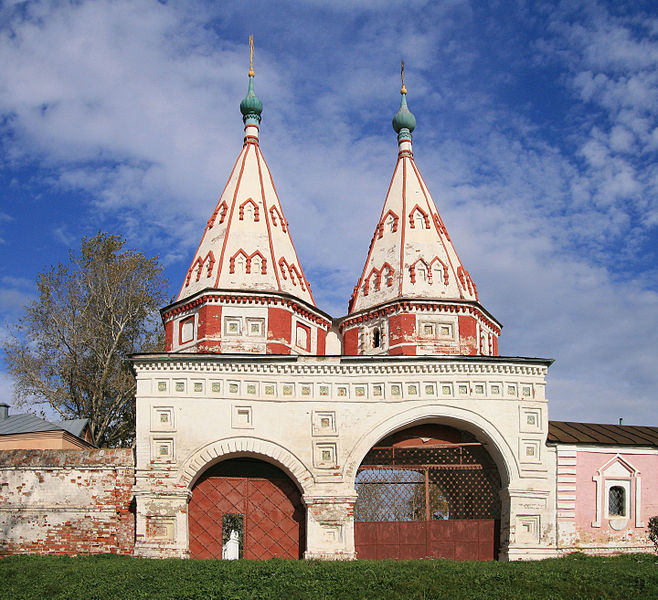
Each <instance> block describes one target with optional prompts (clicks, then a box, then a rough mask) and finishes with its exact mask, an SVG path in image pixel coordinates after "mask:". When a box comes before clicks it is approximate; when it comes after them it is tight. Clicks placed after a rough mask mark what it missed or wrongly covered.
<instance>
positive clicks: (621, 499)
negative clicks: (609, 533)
mask: <svg viewBox="0 0 658 600" xmlns="http://www.w3.org/2000/svg"><path fill="white" fill-rule="evenodd" d="M608 515H610V516H611V517H624V516H626V490H625V489H624V488H623V487H621V486H618V485H615V486H613V487H611V488H610V490H609V491H608Z"/></svg>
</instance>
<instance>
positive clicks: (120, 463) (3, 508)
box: [0, 448, 134, 555]
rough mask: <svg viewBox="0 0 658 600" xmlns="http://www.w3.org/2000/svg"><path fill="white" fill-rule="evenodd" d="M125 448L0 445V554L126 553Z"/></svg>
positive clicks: (130, 529) (129, 463) (129, 544)
mask: <svg viewBox="0 0 658 600" xmlns="http://www.w3.org/2000/svg"><path fill="white" fill-rule="evenodd" d="M133 482H134V459H133V451H132V449H128V448H127V449H112V450H108V449H106V450H100V449H97V448H93V449H85V450H3V451H0V555H2V554H20V553H32V554H71V555H74V554H98V553H116V554H132V552H133V547H134V514H133V513H132V512H131V502H132V497H133Z"/></svg>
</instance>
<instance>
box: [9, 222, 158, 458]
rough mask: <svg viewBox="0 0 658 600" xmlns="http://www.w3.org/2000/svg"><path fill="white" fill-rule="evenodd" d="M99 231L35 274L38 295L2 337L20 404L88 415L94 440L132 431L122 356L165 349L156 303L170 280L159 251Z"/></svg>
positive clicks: (121, 441)
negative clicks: (147, 251) (150, 252)
mask: <svg viewBox="0 0 658 600" xmlns="http://www.w3.org/2000/svg"><path fill="white" fill-rule="evenodd" d="M124 244H125V239H123V238H121V237H120V236H117V235H109V234H106V233H98V234H97V235H96V236H94V237H92V238H83V240H82V244H81V249H80V253H79V254H76V253H74V252H70V253H69V260H68V262H67V263H66V264H62V263H60V264H58V265H57V266H56V267H50V268H48V269H46V270H44V271H43V272H42V273H40V274H39V276H38V278H37V298H36V300H34V301H33V302H32V303H31V304H29V305H28V306H26V307H25V313H24V315H23V316H22V317H21V318H20V319H19V321H18V323H17V324H16V325H15V327H14V330H13V334H12V336H11V337H10V339H9V340H8V341H6V342H5V343H4V349H5V354H6V361H7V364H8V367H9V372H10V374H11V375H12V376H13V378H14V382H15V386H14V390H15V397H16V399H17V401H18V403H19V404H36V405H41V406H45V405H48V406H50V408H51V409H52V410H54V411H55V412H56V413H58V414H59V415H60V416H61V417H62V419H72V418H73V419H77V418H88V419H89V421H90V427H91V431H92V433H93V435H94V439H95V441H96V443H97V445H99V446H127V445H130V444H131V443H132V442H133V440H134V437H135V380H134V377H133V374H132V371H131V368H130V365H129V363H128V362H127V360H126V359H127V358H128V356H129V355H130V354H133V353H135V352H150V351H156V350H160V349H162V343H163V337H162V326H161V324H160V323H159V318H158V317H157V309H158V308H159V306H161V305H162V304H163V303H164V301H165V290H166V288H167V281H166V280H165V279H164V278H163V276H162V267H161V266H160V265H159V263H158V260H157V257H155V258H146V257H145V256H144V255H143V254H142V253H141V252H137V251H136V250H124V249H123V246H124Z"/></svg>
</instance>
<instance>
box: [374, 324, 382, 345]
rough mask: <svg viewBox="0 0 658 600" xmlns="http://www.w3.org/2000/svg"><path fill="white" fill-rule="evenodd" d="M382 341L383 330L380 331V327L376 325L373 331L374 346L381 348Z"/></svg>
mask: <svg viewBox="0 0 658 600" xmlns="http://www.w3.org/2000/svg"><path fill="white" fill-rule="evenodd" d="M381 343H382V341H381V332H380V331H379V327H375V328H374V329H373V331H372V347H373V348H379V347H380V346H381Z"/></svg>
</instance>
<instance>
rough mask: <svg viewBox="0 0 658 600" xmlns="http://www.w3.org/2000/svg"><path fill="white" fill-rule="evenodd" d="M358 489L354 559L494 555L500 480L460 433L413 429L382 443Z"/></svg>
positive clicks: (480, 450) (361, 472)
mask: <svg viewBox="0 0 658 600" xmlns="http://www.w3.org/2000/svg"><path fill="white" fill-rule="evenodd" d="M356 489H357V493H358V500H357V502H356V506H355V510H354V520H355V546H356V553H357V557H358V558H362V559H381V558H399V559H412V558H450V559H460V560H491V559H494V558H497V555H498V546H499V536H500V517H501V506H500V489H501V480H500V475H499V473H498V469H497V468H496V465H495V463H494V462H493V460H492V459H491V456H490V455H489V453H488V452H487V450H486V449H485V447H484V446H483V445H482V443H480V442H479V441H478V440H477V439H476V438H475V437H474V436H473V435H472V434H470V433H468V432H466V431H462V430H459V429H455V428H453V427H449V426H446V425H436V424H427V425H417V426H414V427H410V428H408V429H405V430H402V431H399V432H397V433H395V434H393V435H390V436H388V437H386V438H384V439H382V440H380V441H379V442H377V443H376V444H375V446H374V447H373V448H372V449H371V450H370V451H369V452H368V454H367V455H366V457H365V458H364V459H363V462H362V463H361V466H360V467H359V469H358V472H357V476H356Z"/></svg>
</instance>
